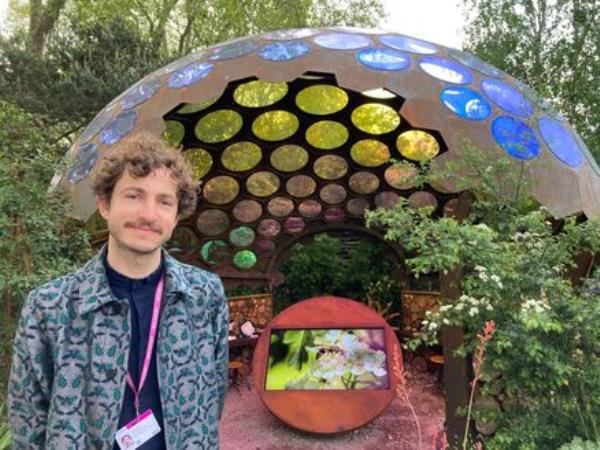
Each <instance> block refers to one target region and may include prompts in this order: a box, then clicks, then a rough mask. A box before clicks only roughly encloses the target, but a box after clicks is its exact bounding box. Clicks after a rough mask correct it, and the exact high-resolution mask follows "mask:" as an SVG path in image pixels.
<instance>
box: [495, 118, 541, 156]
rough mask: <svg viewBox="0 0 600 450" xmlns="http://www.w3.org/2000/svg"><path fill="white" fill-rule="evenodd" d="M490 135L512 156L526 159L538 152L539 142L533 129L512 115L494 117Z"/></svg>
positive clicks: (536, 154)
mask: <svg viewBox="0 0 600 450" xmlns="http://www.w3.org/2000/svg"><path fill="white" fill-rule="evenodd" d="M492 135H493V136H494V139H495V140H496V142H497V143H498V145H499V146H500V147H502V148H503V149H504V151H506V153H508V154H509V155H510V156H512V157H513V158H516V159H520V160H523V161H527V160H530V159H533V158H536V157H537V156H538V155H539V154H540V143H539V141H538V140H537V138H536V137H535V133H534V132H533V130H532V129H531V128H529V127H528V126H527V125H526V124H525V122H522V121H520V120H519V119H515V118H514V117H510V116H499V117H496V118H495V119H494V121H493V122H492Z"/></svg>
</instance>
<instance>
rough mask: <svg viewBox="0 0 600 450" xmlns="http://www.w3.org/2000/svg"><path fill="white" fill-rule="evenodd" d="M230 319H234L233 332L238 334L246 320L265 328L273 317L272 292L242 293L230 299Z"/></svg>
mask: <svg viewBox="0 0 600 450" xmlns="http://www.w3.org/2000/svg"><path fill="white" fill-rule="evenodd" d="M228 303H229V320H230V321H233V330H232V331H231V334H235V335H238V334H239V328H240V325H241V324H242V323H244V322H245V321H246V320H250V321H251V322H252V323H253V324H254V326H255V327H257V328H264V327H266V326H267V324H268V323H269V322H270V320H271V319H272V318H273V296H272V295H271V294H254V295H240V296H238V297H231V298H229V299H228Z"/></svg>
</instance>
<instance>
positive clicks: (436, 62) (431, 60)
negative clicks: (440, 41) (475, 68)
mask: <svg viewBox="0 0 600 450" xmlns="http://www.w3.org/2000/svg"><path fill="white" fill-rule="evenodd" d="M419 67H421V69H423V71H424V72H425V73H427V74H428V75H431V76H432V77H433V78H437V79H438V80H442V81H446V82H448V83H454V84H469V83H470V82H471V81H473V74H472V73H471V72H470V71H469V69H467V68H466V67H464V66H462V65H461V64H459V63H457V62H456V61H453V60H451V59H448V58H443V57H441V56H424V57H423V58H421V59H420V60H419Z"/></svg>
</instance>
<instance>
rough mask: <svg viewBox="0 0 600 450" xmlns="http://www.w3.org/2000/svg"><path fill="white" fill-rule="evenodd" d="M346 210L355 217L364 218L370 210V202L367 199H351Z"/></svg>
mask: <svg viewBox="0 0 600 450" xmlns="http://www.w3.org/2000/svg"><path fill="white" fill-rule="evenodd" d="M346 209H347V210H348V212H349V213H350V214H352V215H353V216H358V217H362V216H363V215H364V213H365V211H366V210H367V209H369V201H368V200H367V199H366V198H358V197H357V198H351V199H350V200H348V204H347V205H346Z"/></svg>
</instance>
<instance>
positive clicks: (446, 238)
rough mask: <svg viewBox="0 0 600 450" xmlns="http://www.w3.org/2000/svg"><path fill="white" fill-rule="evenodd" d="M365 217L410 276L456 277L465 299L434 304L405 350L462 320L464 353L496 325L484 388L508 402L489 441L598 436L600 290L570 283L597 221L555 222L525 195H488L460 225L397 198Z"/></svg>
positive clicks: (597, 243)
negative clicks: (393, 246) (400, 252)
mask: <svg viewBox="0 0 600 450" xmlns="http://www.w3.org/2000/svg"><path fill="white" fill-rule="evenodd" d="M509 192H514V190H512V191H511V190H509ZM517 192H518V190H517ZM366 217H367V223H368V224H369V225H370V226H376V227H380V228H381V229H383V230H384V232H385V237H386V239H389V240H391V241H395V242H398V243H400V244H401V245H402V246H403V248H404V250H405V252H406V254H407V255H408V256H407V259H406V263H407V265H408V266H409V268H410V270H411V271H412V272H413V273H414V274H415V275H418V274H421V273H431V272H438V273H440V274H444V273H449V272H450V271H456V270H458V271H460V273H461V275H462V276H461V292H462V295H460V297H459V298H458V299H452V300H451V299H444V298H442V299H440V306H439V309H438V310H437V311H436V312H430V313H429V314H428V315H427V316H426V318H425V320H424V321H423V322H422V327H421V333H420V334H419V335H418V336H417V338H416V339H415V340H414V341H413V342H411V345H413V346H416V345H420V344H423V343H426V344H432V343H435V342H437V339H438V336H439V332H440V330H441V328H442V327H444V326H449V325H458V326H461V327H463V328H464V330H465V337H466V338H465V343H464V345H463V347H462V348H461V349H460V350H459V352H461V353H462V354H465V355H466V354H469V353H472V352H473V349H474V348H475V346H476V344H477V339H476V333H477V331H478V330H480V329H482V328H483V327H484V324H485V323H486V321H494V323H495V324H496V332H495V333H494V338H493V339H492V340H491V341H490V342H489V344H488V346H487V350H486V352H487V354H486V360H485V364H484V365H483V367H482V368H481V370H482V380H484V381H488V382H489V383H484V384H483V387H482V393H483V394H484V395H491V392H492V391H491V387H493V390H494V392H495V393H496V394H497V393H498V392H500V393H501V395H502V398H503V399H505V400H506V405H507V406H506V408H504V410H503V413H502V417H501V418H500V419H498V423H499V425H500V427H499V429H498V431H497V432H496V434H495V435H494V436H493V437H491V438H486V439H485V446H486V448H491V449H495V448H498V449H506V448H557V447H558V446H560V445H562V444H563V443H565V442H568V441H569V440H570V439H572V438H573V437H574V436H576V435H579V436H582V437H584V438H585V439H589V440H598V439H599V438H600V436H599V433H600V426H599V425H600V424H598V417H600V377H599V376H598V374H599V373H600V358H599V357H600V352H599V351H598V344H597V343H598V342H600V327H599V326H598V324H599V323H600V289H597V288H596V287H588V288H586V289H582V288H580V287H579V286H574V285H572V283H571V281H570V279H569V278H568V274H569V273H570V271H572V269H573V268H574V267H575V258H576V256H577V255H578V254H579V253H580V252H581V251H582V250H586V251H589V252H591V253H592V254H594V253H595V254H598V252H599V251H600V225H599V223H598V222H596V221H589V220H588V221H585V222H584V221H581V220H578V218H575V217H571V218H567V219H563V220H561V221H556V220H554V219H552V218H551V216H550V214H549V213H548V211H547V210H545V209H544V208H538V207H536V206H535V204H534V202H532V201H531V200H526V201H521V200H520V199H519V201H511V200H510V199H508V200H507V199H506V198H498V197H493V196H492V195H490V192H489V191H486V192H485V193H484V194H480V195H478V199H477V200H476V201H475V202H474V204H473V206H472V212H471V214H470V215H469V216H468V217H466V218H465V219H464V220H463V222H461V223H459V222H458V221H456V220H454V219H453V218H449V217H434V216H432V214H431V211H430V210H425V209H422V210H418V211H415V210H413V209H411V208H410V207H408V205H407V204H406V202H402V201H401V202H400V203H398V204H397V205H396V207H395V208H394V209H389V210H376V211H370V212H368V213H367V216H366ZM588 275H593V274H588ZM594 286H596V285H594ZM492 381H493V383H492ZM507 399H508V400H507Z"/></svg>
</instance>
